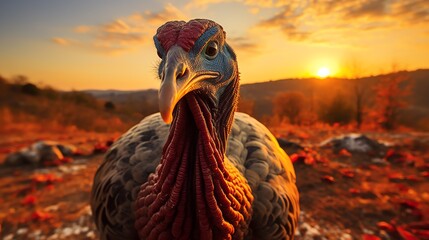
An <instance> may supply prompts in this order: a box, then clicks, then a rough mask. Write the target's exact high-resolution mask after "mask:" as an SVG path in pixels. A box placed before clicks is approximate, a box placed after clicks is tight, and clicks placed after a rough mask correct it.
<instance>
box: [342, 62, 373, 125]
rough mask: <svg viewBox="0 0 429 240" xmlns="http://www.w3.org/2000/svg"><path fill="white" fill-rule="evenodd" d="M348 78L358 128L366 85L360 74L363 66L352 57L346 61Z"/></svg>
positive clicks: (361, 117)
mask: <svg viewBox="0 0 429 240" xmlns="http://www.w3.org/2000/svg"><path fill="white" fill-rule="evenodd" d="M346 68H347V69H348V73H349V78H350V80H351V81H353V84H352V89H353V90H352V91H353V95H354V107H355V111H356V112H355V121H356V127H357V128H358V129H359V128H360V127H361V126H362V123H363V118H364V111H365V105H366V102H365V99H367V97H366V96H367V93H368V87H367V86H365V84H364V82H363V79H362V75H363V68H362V64H361V63H360V62H359V61H358V60H356V59H352V60H351V61H349V62H348V64H347V67H346Z"/></svg>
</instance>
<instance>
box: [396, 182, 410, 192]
mask: <svg viewBox="0 0 429 240" xmlns="http://www.w3.org/2000/svg"><path fill="white" fill-rule="evenodd" d="M396 187H397V188H398V189H399V191H400V192H408V190H410V187H408V186H407V185H405V184H401V183H398V184H396Z"/></svg>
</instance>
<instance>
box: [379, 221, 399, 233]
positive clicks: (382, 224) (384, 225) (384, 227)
mask: <svg viewBox="0 0 429 240" xmlns="http://www.w3.org/2000/svg"><path fill="white" fill-rule="evenodd" d="M377 226H378V228H380V229H382V230H385V231H389V232H393V231H395V227H394V226H393V225H392V224H390V223H387V222H378V223H377Z"/></svg>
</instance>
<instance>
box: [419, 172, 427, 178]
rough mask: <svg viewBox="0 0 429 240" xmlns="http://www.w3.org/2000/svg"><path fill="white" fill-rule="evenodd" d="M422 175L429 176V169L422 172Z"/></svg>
mask: <svg viewBox="0 0 429 240" xmlns="http://www.w3.org/2000/svg"><path fill="white" fill-rule="evenodd" d="M420 175H422V177H426V178H429V171H424V172H421V173H420Z"/></svg>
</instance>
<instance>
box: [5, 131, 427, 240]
mask: <svg viewBox="0 0 429 240" xmlns="http://www.w3.org/2000/svg"><path fill="white" fill-rule="evenodd" d="M273 132H274V133H275V135H276V136H277V137H282V138H285V139H287V140H289V141H293V142H296V143H299V144H300V145H301V146H303V147H304V150H301V151H296V150H294V151H293V152H295V154H292V153H293V152H290V154H289V155H290V156H291V158H292V159H293V160H294V161H295V163H294V165H295V170H296V173H297V184H298V188H299V191H300V201H301V211H302V212H301V215H302V219H301V223H300V227H299V231H298V233H297V235H298V236H297V239H378V238H376V237H379V239H413V238H406V237H407V236H410V234H414V236H419V238H420V239H424V237H425V236H426V237H427V236H428V228H429V226H428V225H429V224H428V221H429V217H428V216H429V176H428V171H429V136H428V135H427V134H418V133H367V136H369V137H371V138H374V139H377V140H382V141H385V142H389V143H391V144H393V146H392V147H390V149H391V151H390V153H389V154H390V156H389V157H388V158H387V159H386V158H385V157H384V156H382V157H379V156H375V155H372V154H366V153H358V154H350V153H349V152H347V151H340V152H336V151H333V149H332V148H330V147H320V146H319V143H320V142H321V141H323V140H325V139H326V138H328V137H332V136H337V135H340V134H342V133H344V132H345V130H332V129H331V130H314V129H273ZM5 136H7V137H3V138H2V139H0V159H4V157H5V156H6V154H7V153H9V152H11V151H15V150H18V149H19V148H21V147H24V146H28V145H30V144H32V143H33V142H34V141H36V140H40V139H49V140H56V141H60V142H66V143H71V144H75V145H76V146H77V147H79V148H80V149H81V150H82V153H83V155H82V156H79V157H75V158H74V160H73V161H72V162H69V163H65V164H62V165H59V166H54V167H42V168H32V167H23V166H18V167H0V226H1V229H0V238H2V239H5V240H11V239H95V238H97V233H96V230H95V226H94V224H93V223H92V221H91V211H90V208H89V205H88V201H89V195H90V189H91V184H92V178H93V175H94V173H95V171H96V169H97V166H98V165H99V163H100V162H101V161H102V154H92V148H93V146H94V145H95V144H97V143H103V142H105V141H107V140H109V139H111V138H116V137H117V136H118V134H96V133H86V132H80V131H69V132H66V133H64V132H60V131H58V132H51V133H49V134H44V133H41V132H32V133H27V134H25V135H24V134H22V133H20V132H17V133H8V134H7V135H5ZM424 234H426V235H424ZM371 237H372V238H371ZM416 239H418V238H416Z"/></svg>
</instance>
